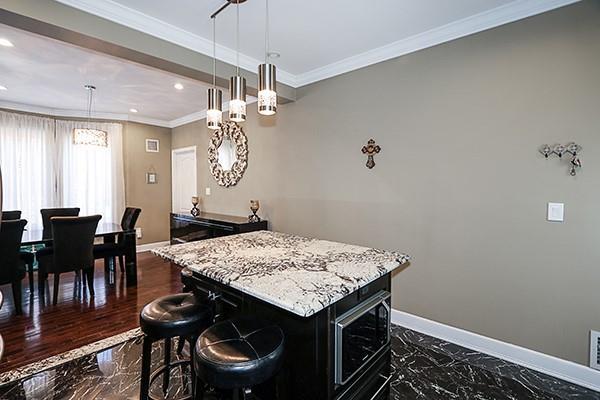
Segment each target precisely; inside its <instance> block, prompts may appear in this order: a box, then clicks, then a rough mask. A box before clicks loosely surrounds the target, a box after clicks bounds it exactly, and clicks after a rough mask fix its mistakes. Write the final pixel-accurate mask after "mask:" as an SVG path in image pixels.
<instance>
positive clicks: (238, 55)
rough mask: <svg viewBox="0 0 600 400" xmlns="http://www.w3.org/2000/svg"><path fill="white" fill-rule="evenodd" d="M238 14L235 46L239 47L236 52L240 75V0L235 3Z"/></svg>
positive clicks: (237, 73)
mask: <svg viewBox="0 0 600 400" xmlns="http://www.w3.org/2000/svg"><path fill="white" fill-rule="evenodd" d="M235 9H236V15H237V17H236V18H237V24H236V33H235V47H236V49H237V52H236V69H235V71H236V75H238V76H239V75H240V1H239V0H238V1H237V2H236V3H235Z"/></svg>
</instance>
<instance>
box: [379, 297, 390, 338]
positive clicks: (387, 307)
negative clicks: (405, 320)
mask: <svg viewBox="0 0 600 400" xmlns="http://www.w3.org/2000/svg"><path fill="white" fill-rule="evenodd" d="M386 300H387V298H386ZM381 305H382V306H383V308H385V312H386V313H387V326H388V329H387V339H386V343H389V342H390V341H391V340H392V336H391V335H392V307H390V305H389V304H388V303H387V301H382V302H381Z"/></svg>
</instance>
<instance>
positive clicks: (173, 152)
mask: <svg viewBox="0 0 600 400" xmlns="http://www.w3.org/2000/svg"><path fill="white" fill-rule="evenodd" d="M196 148H197V146H188V147H181V148H178V149H173V150H171V182H172V183H171V210H172V211H173V212H180V210H175V190H174V186H175V156H176V155H177V154H180V153H187V152H189V151H193V152H194V159H195V160H196V168H194V171H193V174H194V182H193V183H194V193H196V194H197V193H198V174H197V170H198V157H197V151H196ZM191 200H192V199H190V204H191Z"/></svg>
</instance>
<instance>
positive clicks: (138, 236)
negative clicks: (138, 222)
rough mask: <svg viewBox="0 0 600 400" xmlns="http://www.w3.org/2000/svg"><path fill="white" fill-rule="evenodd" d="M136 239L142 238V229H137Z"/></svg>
mask: <svg viewBox="0 0 600 400" xmlns="http://www.w3.org/2000/svg"><path fill="white" fill-rule="evenodd" d="M135 237H136V238H138V239H141V238H142V228H135Z"/></svg>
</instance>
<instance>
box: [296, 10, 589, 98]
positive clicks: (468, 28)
mask: <svg viewBox="0 0 600 400" xmlns="http://www.w3.org/2000/svg"><path fill="white" fill-rule="evenodd" d="M578 1H580V0H516V1H513V2H511V3H508V4H505V5H503V6H500V7H497V8H494V9H491V10H488V11H485V12H482V13H479V14H475V15H473V16H470V17H467V18H463V19H461V20H458V21H455V22H451V23H449V24H447V25H443V26H440V27H438V28H434V29H431V30H429V31H426V32H423V33H419V34H417V35H414V36H411V37H408V38H406V39H402V40H399V41H397V42H393V43H390V44H388V45H385V46H381V47H378V48H376V49H373V50H369V51H367V52H364V53H361V54H357V55H355V56H352V57H348V58H346V59H344V60H341V61H338V62H335V63H332V64H329V65H325V66H323V67H320V68H317V69H314V70H312V71H309V72H305V73H303V74H300V75H297V76H296V84H297V87H301V86H305V85H308V84H311V83H314V82H318V81H321V80H323V79H327V78H332V77H334V76H337V75H341V74H344V73H346V72H350V71H354V70H356V69H360V68H364V67H367V66H369V65H373V64H377V63H380V62H382V61H386V60H390V59H392V58H396V57H400V56H403V55H406V54H409V53H413V52H416V51H419V50H423V49H426V48H428V47H433V46H436V45H438V44H442V43H445V42H449V41H451V40H455V39H459V38H461V37H465V36H469V35H472V34H475V33H478V32H482V31H485V30H488V29H492V28H495V27H498V26H501V25H504V24H508V23H510V22H514V21H517V20H520V19H523V18H527V17H531V16H533V15H536V14H541V13H543V12H546V11H551V10H554V9H556V8H560V7H564V6H567V5H569V4H573V3H577V2H578Z"/></svg>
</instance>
